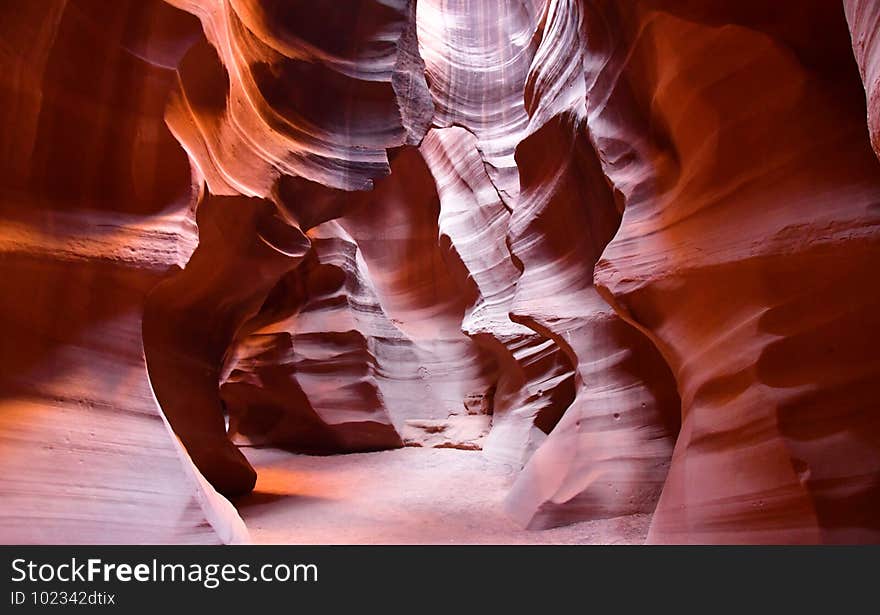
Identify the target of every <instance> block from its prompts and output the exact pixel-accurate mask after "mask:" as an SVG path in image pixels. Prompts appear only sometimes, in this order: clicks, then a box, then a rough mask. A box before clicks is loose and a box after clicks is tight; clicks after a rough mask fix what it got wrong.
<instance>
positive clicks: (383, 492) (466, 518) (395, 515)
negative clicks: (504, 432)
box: [233, 447, 651, 544]
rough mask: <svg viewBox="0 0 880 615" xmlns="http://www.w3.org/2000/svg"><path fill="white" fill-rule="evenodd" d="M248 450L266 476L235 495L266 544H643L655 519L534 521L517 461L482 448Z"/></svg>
mask: <svg viewBox="0 0 880 615" xmlns="http://www.w3.org/2000/svg"><path fill="white" fill-rule="evenodd" d="M243 451H244V454H245V456H246V457H247V458H248V460H249V461H250V463H251V465H252V466H253V467H254V469H256V471H257V485H256V488H255V489H254V492H253V493H252V494H250V495H248V496H244V497H241V498H235V499H234V500H233V502H234V504H235V505H236V507H237V508H238V511H239V513H240V514H241V516H242V518H243V519H244V522H245V525H246V526H247V528H248V531H249V532H250V535H251V538H252V539H253V541H254V542H255V543H258V544H641V543H642V542H644V540H645V537H646V536H647V534H648V525H649V523H650V519H651V516H650V515H648V514H636V515H626V516H622V517H616V518H611V519H597V520H593V521H583V522H580V523H574V524H571V525H566V526H562V527H558V528H553V529H547V530H525V529H523V528H522V527H521V526H520V525H519V524H517V523H516V522H515V521H514V520H513V519H511V518H510V517H509V516H507V515H506V514H505V513H504V511H503V505H504V499H505V497H506V495H507V492H508V491H509V490H510V487H511V485H512V483H513V482H514V480H515V478H516V474H517V469H516V468H515V467H514V466H511V465H508V464H504V463H497V462H494V463H493V462H492V461H490V460H488V459H486V457H485V456H484V455H483V454H482V453H481V452H480V451H462V450H457V449H438V448H415V447H407V448H402V449H398V450H394V451H380V452H376V453H355V454H349V455H333V456H325V457H319V456H307V455H291V454H290V453H287V452H286V451H280V450H276V449H255V448H247V447H246V448H244V449H243Z"/></svg>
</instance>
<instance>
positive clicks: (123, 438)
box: [0, 1, 247, 543]
mask: <svg viewBox="0 0 880 615" xmlns="http://www.w3.org/2000/svg"><path fill="white" fill-rule="evenodd" d="M0 14H2V18H0V29H2V32H3V35H2V38H3V41H4V42H3V51H2V54H0V66H2V70H0V80H2V84H3V87H2V88H0V101H2V102H0V114H2V124H3V130H2V131H0V144H2V145H0V174H2V182H0V185H2V200H0V209H2V213H0V218H2V232H0V280H2V289H3V299H2V300H0V319H2V322H3V327H4V331H3V336H2V342H0V406H2V410H0V468H2V473H0V541H2V542H4V543H19V542H38V543H58V542H64V543H113V542H116V543H119V542H169V543H188V542H219V541H223V542H241V541H244V540H247V532H246V530H245V528H244V524H243V523H242V521H241V519H240V518H239V517H238V515H237V513H236V512H235V510H234V509H233V508H232V506H231V505H230V504H229V502H228V501H226V500H225V499H224V498H222V497H221V496H219V495H218V494H217V493H216V492H215V491H214V489H213V488H212V487H211V486H209V485H208V484H207V483H206V482H205V480H204V478H202V476H201V474H200V473H199V472H198V470H196V468H195V466H194V465H193V462H192V461H191V459H190V457H189V455H188V454H187V453H186V451H185V450H184V449H183V447H181V446H180V444H179V443H178V442H177V441H176V438H175V437H174V435H173V434H172V432H171V431H170V429H169V428H168V425H167V423H166V421H165V420H164V418H163V415H162V412H161V410H160V406H159V404H158V403H157V401H156V398H155V396H154V394H153V390H152V388H151V386H150V384H151V383H150V380H149V378H148V373H147V368H146V364H145V360H144V354H143V348H142V342H141V319H142V315H143V310H144V303H145V301H146V296H147V295H148V294H149V293H150V292H151V290H152V289H153V287H155V286H156V284H157V283H159V282H160V281H161V280H162V279H163V276H165V274H166V273H167V272H168V271H169V269H172V268H175V267H179V266H183V265H185V264H186V262H187V260H188V259H189V256H190V254H191V252H192V250H193V248H194V247H195V245H196V241H197V239H196V234H195V230H196V229H195V224H194V222H193V219H192V208H193V207H194V206H195V199H196V197H197V192H198V190H197V186H196V185H195V183H194V181H193V178H192V176H191V174H190V168H189V166H188V164H187V160H186V155H185V154H184V152H183V151H182V150H181V149H180V147H179V146H178V144H177V142H176V141H175V140H174V138H173V137H172V135H171V134H170V133H169V132H168V130H167V129H166V128H165V124H164V120H163V116H164V112H165V105H166V101H167V97H168V93H169V91H170V89H171V87H172V86H173V84H174V81H175V72H174V66H175V65H176V62H177V60H178V59H179V57H180V55H181V54H182V53H183V52H184V51H185V49H186V47H187V46H188V45H189V44H190V43H191V42H192V41H194V40H196V39H197V38H198V36H200V33H199V28H198V24H197V23H196V22H195V20H192V19H189V18H188V17H187V15H185V14H183V13H181V12H179V11H175V10H173V9H171V8H170V7H168V6H167V5H165V4H163V3H161V2H140V1H137V2H135V1H132V2H118V3H114V4H113V5H112V6H110V5H107V4H106V3H97V2H86V1H76V2H73V1H71V2H64V1H60V2H39V3H4V5H3V7H2V8H0Z"/></svg>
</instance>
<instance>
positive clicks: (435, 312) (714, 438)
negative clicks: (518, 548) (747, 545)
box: [0, 0, 880, 542]
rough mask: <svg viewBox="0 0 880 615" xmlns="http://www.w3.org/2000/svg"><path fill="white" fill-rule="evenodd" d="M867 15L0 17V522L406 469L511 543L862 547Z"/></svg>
mask: <svg viewBox="0 0 880 615" xmlns="http://www.w3.org/2000/svg"><path fill="white" fill-rule="evenodd" d="M875 4H876V3H873V2H868V1H863V0H843V1H842V2H829V1H826V0H807V1H805V2H802V3H801V4H800V5H799V6H798V8H797V9H796V10H795V9H793V8H792V7H790V6H783V5H782V4H781V3H767V2H765V1H759V0H720V1H718V2H714V3H705V2H696V1H681V0H418V1H416V0H334V1H332V2H330V1H328V2H311V1H307V0H283V1H282V0H164V1H159V0H146V1H135V0H126V1H120V2H116V3H113V5H112V6H108V4H107V3H106V2H99V1H98V0H46V1H45V2H39V3H28V2H24V1H22V2H18V3H15V2H7V3H6V4H5V5H4V6H3V7H2V8H0V16H2V21H0V31H2V32H3V43H2V46H0V47H2V48H0V68H2V69H3V71H2V74H0V83H2V85H3V87H2V88H0V101H2V104H0V123H2V126H3V129H4V130H3V131H0V177H2V180H3V181H2V188H0V190H2V197H3V198H2V200H0V210H2V216H0V217H2V223H0V270H2V271H0V276H2V277H0V279H2V280H3V290H4V291H5V292H4V293H3V299H0V314H2V316H3V319H2V320H3V322H4V324H5V325H6V328H5V329H4V339H3V342H2V343H0V367H2V370H0V407H2V408H3V410H2V412H0V469H2V470H3V473H2V477H0V538H3V539H4V540H5V541H6V542H65V541H76V542H114V541H115V542H125V541H137V542H217V541H224V542H236V541H238V542H240V541H245V540H247V533H246V530H245V529H244V526H243V523H242V522H241V519H240V518H239V517H238V516H237V514H236V512H235V510H234V509H233V508H232V506H231V504H230V503H229V501H227V500H226V499H225V498H224V497H223V496H222V495H221V494H223V495H226V496H232V495H238V494H242V493H247V492H248V491H250V490H251V489H253V487H254V483H255V479H256V474H255V470H254V469H253V468H252V467H251V466H250V464H249V463H248V461H247V459H246V457H245V456H244V455H243V454H242V453H241V450H240V447H241V446H273V447H278V448H283V449H287V450H289V451H293V452H298V453H309V454H336V453H347V452H355V451H377V450H383V449H388V448H397V447H401V446H422V447H455V448H461V449H466V450H478V449H482V451H483V452H482V453H467V454H468V455H470V454H475V455H477V454H484V455H486V456H488V457H491V458H493V459H495V460H501V461H503V462H505V463H506V464H509V465H510V466H511V467H512V468H514V471H516V472H518V476H517V477H516V480H515V481H514V483H513V487H512V489H511V491H510V494H509V496H508V498H507V501H506V509H507V512H508V513H509V514H510V515H511V516H512V517H513V518H514V519H516V520H517V521H518V522H519V523H520V524H521V525H523V526H525V527H529V528H546V527H550V526H556V525H561V524H566V523H571V522H576V521H584V520H590V519H600V518H607V517H613V516H620V515H630V514H635V513H651V512H654V518H653V522H652V526H651V531H650V536H649V538H650V540H651V541H653V542H876V541H878V540H880V522H878V519H880V487H878V485H880V438H878V434H880V425H878V421H880V418H878V417H880V415H878V413H877V407H876V406H877V404H876V403H874V402H873V397H874V386H873V384H874V383H875V382H876V381H877V379H878V369H880V360H878V354H877V351H876V346H877V343H878V335H880V317H878V314H880V294H878V291H877V290H876V288H875V287H874V285H872V284H871V283H870V281H871V280H872V279H873V274H874V271H875V270H876V268H877V265H878V263H880V229H878V225H880V206H878V203H880V163H878V159H877V156H875V154H878V155H880V143H878V141H880V136H878V134H880V110H878V100H880V98H878V97H880V95H878V93H877V92H878V83H880V73H878V70H880V69H878V66H880V61H878V57H880V53H878V51H877V46H878V43H877V41H878V40H880V39H878V35H877V31H878V21H880V9H878V8H877V7H876V6H875ZM872 144H873V149H872ZM410 452H413V451H410ZM462 454H464V453H462ZM399 458H400V459H405V458H407V457H406V456H405V455H401V456H400V457H399ZM74 479H75V480H74ZM655 509H656V510H655Z"/></svg>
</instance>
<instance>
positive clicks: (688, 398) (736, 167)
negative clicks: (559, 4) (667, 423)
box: [585, 1, 880, 542]
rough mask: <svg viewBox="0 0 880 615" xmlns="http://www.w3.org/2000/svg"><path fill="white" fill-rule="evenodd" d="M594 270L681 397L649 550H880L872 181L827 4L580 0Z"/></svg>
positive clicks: (873, 168)
mask: <svg viewBox="0 0 880 615" xmlns="http://www.w3.org/2000/svg"><path fill="white" fill-rule="evenodd" d="M587 9H588V12H587V14H586V19H585V23H586V24H587V35H586V37H585V40H586V42H587V55H588V57H590V58H591V59H592V61H591V63H590V66H589V67H588V71H587V83H588V84H589V92H588V95H587V103H588V109H587V114H588V123H589V129H590V134H591V136H592V138H593V139H594V142H595V143H596V146H597V150H598V151H599V153H600V156H601V158H602V161H603V168H604V171H605V174H606V176H607V177H608V178H609V180H610V181H611V183H612V185H613V186H614V188H615V189H616V190H618V191H619V192H620V193H621V194H622V195H623V197H624V199H625V211H624V215H623V221H622V224H621V227H620V230H619V231H618V233H617V235H616V236H615V237H614V239H613V241H612V242H611V243H610V244H609V245H608V247H607V248H606V250H605V252H604V254H603V258H602V260H601V261H600V262H599V265H598V267H597V271H596V281H597V283H598V285H599V288H600V290H601V291H602V293H603V295H604V296H605V297H606V298H607V299H608V301H609V302H610V303H611V304H612V305H614V306H615V308H616V309H617V311H618V312H620V313H621V314H624V315H626V316H627V318H628V319H630V320H631V322H633V323H634V324H636V325H638V326H639V327H640V328H641V329H642V330H643V331H645V332H646V333H647V334H649V335H650V336H651V338H652V339H653V340H654V341H655V343H656V344H657V346H658V348H659V349H660V350H661V351H662V353H663V356H664V358H665V359H666V361H667V363H668V364H669V366H670V368H671V369H672V371H673V374H674V375H675V378H676V381H677V383H678V389H679V392H680V393H681V398H682V427H681V434H680V436H679V438H678V441H677V443H676V448H675V453H674V455H673V460H672V466H671V468H670V471H669V477H668V478H667V481H666V485H665V487H664V489H663V495H662V497H661V499H660V502H659V504H658V507H657V511H656V513H655V516H654V520H653V523H652V527H651V534H650V537H649V539H650V540H652V541H654V542H861V541H876V540H877V539H878V537H880V535H878V526H877V519H878V518H880V516H878V512H880V508H878V507H880V497H878V495H880V491H878V476H880V473H878V470H880V440H878V439H877V434H878V429H877V426H878V424H877V421H878V420H880V415H878V414H877V411H876V410H877V408H876V404H875V403H874V402H873V401H872V397H873V395H872V393H871V390H872V389H873V386H872V383H874V382H876V379H877V369H878V366H880V363H878V360H877V359H878V355H877V352H876V349H875V346H876V335H877V332H878V330H880V329H878V325H880V321H878V317H877V316H878V314H880V311H878V309H877V308H878V300H880V295H878V293H877V290H876V289H875V288H874V287H873V286H872V285H870V284H865V281H866V280H868V279H870V277H871V275H872V274H871V271H872V270H873V269H874V268H875V267H876V263H877V262H878V256H880V252H878V248H880V243H878V239H880V235H878V230H880V228H878V222H880V218H878V215H877V214H878V209H877V202H878V197H880V193H878V189H880V173H878V166H877V160H876V159H875V158H874V156H873V155H872V151H871V148H870V144H869V140H868V133H867V131H866V128H865V122H864V119H863V118H864V117H865V106H864V93H863V92H862V91H861V86H860V82H859V75H858V72H857V70H856V64H855V62H853V56H852V49H851V47H850V40H849V36H848V32H847V28H846V22H845V20H844V14H843V9H842V7H841V6H839V5H835V3H828V2H806V3H801V6H800V8H799V10H798V11H797V12H796V13H795V12H790V11H787V10H783V9H782V8H781V7H777V6H776V5H774V6H772V7H771V6H770V5H767V4H766V3H757V2H755V3H751V2H747V3H743V2H722V3H716V4H714V5H712V6H708V5H700V4H698V3H684V4H681V3H676V2H659V1H658V2H644V3H642V2H590V3H587Z"/></svg>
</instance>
